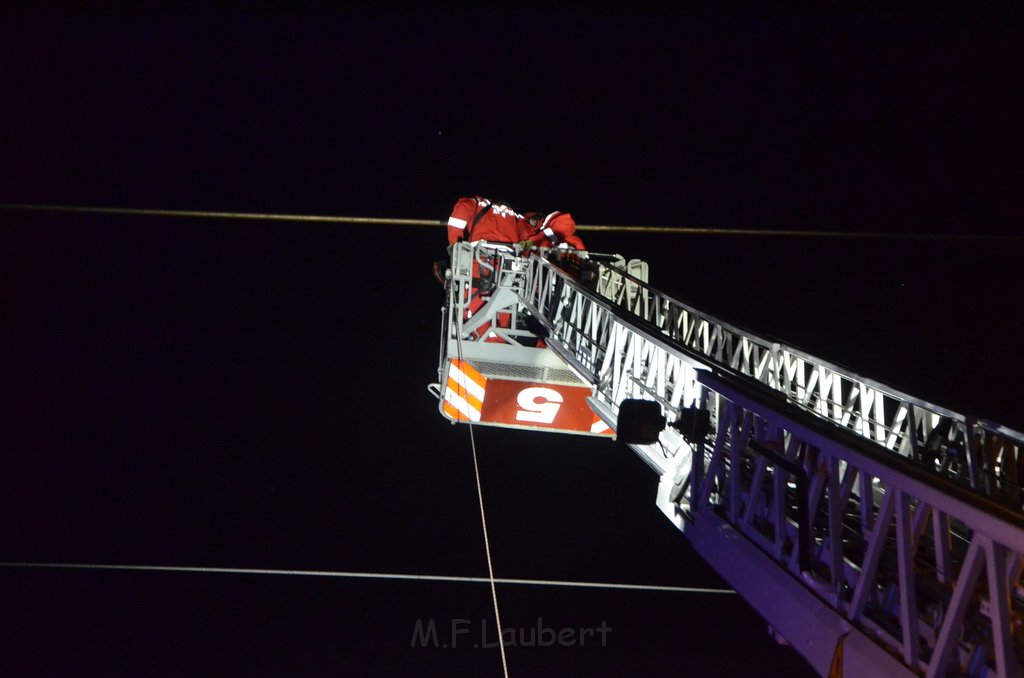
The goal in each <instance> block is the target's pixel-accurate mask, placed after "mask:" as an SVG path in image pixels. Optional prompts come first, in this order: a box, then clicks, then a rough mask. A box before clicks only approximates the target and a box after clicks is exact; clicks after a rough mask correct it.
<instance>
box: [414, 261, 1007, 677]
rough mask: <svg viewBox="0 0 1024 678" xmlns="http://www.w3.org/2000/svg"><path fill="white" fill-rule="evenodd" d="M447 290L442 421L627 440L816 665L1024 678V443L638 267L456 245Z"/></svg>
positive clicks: (702, 543)
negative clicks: (711, 305)
mask: <svg viewBox="0 0 1024 678" xmlns="http://www.w3.org/2000/svg"><path fill="white" fill-rule="evenodd" d="M445 289H446V300H445V303H444V305H443V308H442V322H441V346H440V360H439V366H438V377H439V381H438V383H437V384H434V385H432V386H431V390H432V392H433V393H434V395H435V396H436V397H437V398H438V403H439V409H440V411H441V414H442V415H443V416H445V417H446V418H448V419H449V420H451V421H452V422H453V423H467V422H471V423H473V424H480V425H489V426H506V427H514V428H526V429H532V430H538V431H557V432H564V433H572V434H579V435H591V436H598V437H605V438H613V437H614V438H617V439H619V440H620V441H623V442H625V443H627V444H629V446H630V447H631V448H632V449H633V450H634V451H635V452H636V453H637V454H638V455H639V456H640V458H641V459H643V460H644V461H645V462H646V463H647V464H648V465H649V466H650V467H651V469H652V470H654V472H655V473H657V474H658V476H659V478H660V481H659V485H658V491H657V497H656V503H657V506H658V508H659V509H660V510H661V511H662V512H663V513H664V514H665V515H666V516H667V517H668V519H669V520H670V521H672V523H673V524H674V525H675V526H676V527H677V528H678V529H679V530H680V531H682V533H683V534H684V535H685V536H686V537H687V538H688V539H689V540H690V542H691V543H692V544H693V546H694V548H695V549H696V550H697V552H698V553H699V554H700V555H701V556H702V557H703V558H704V559H705V560H706V561H707V562H708V563H709V564H710V565H711V567H713V568H714V569H715V570H716V571H717V572H718V573H719V574H720V575H721V576H722V577H723V579H725V580H726V581H727V582H728V583H729V585H730V586H732V587H733V588H735V590H736V591H737V592H738V593H739V594H740V595H741V596H742V597H743V598H744V599H745V600H746V601H747V602H748V603H749V604H750V605H751V606H752V607H753V608H754V609H755V610H756V611H757V612H758V613H759V614H760V615H761V616H762V617H763V618H764V619H765V620H766V621H767V622H768V624H769V629H770V630H771V632H772V633H773V634H774V636H775V638H776V639H777V640H778V641H779V642H781V643H785V644H788V645H791V646H792V647H793V648H794V649H795V650H796V651H798V652H799V653H800V654H801V655H802V656H803V657H804V658H805V659H806V660H807V662H808V663H809V664H810V665H811V666H812V667H813V668H814V669H815V670H816V671H817V672H818V673H820V674H822V675H825V674H831V675H837V674H843V673H845V675H848V676H854V675H856V676H860V675H908V676H909V675H926V676H946V675H969V676H1000V677H1011V676H1020V675H1022V665H1024V579H1022V570H1024V490H1022V487H1021V485H1022V482H1021V481H1022V477H1024V434H1021V433H1020V432H1018V431H1015V430H1011V429H1009V428H1007V427H1005V426H1001V425H999V424H997V423H994V422H990V421H986V420H983V419H978V418H975V417H969V416H964V415H962V414H959V413H957V412H954V411H951V410H948V409H946V408H943V407H940V406H937V405H934V404H932V403H929V402H926V401H924V400H921V399H919V398H915V397H913V396H910V395H908V394H906V393H902V392H900V391H899V390H897V389H894V388H891V387H889V386H886V385H884V384H882V383H879V382H876V381H873V380H871V379H866V378H863V377H860V376H858V375H856V374H854V373H852V372H850V371H849V370H846V369H844V368H843V367H840V366H838V365H835V364H833V363H830V362H828V361H826V360H822V359H819V358H817V357H815V356H812V355H810V354H808V353H806V352H804V351H801V350H799V349H797V348H794V347H791V346H787V345H785V344H782V343H779V342H778V341H772V340H769V339H766V338H763V337H760V336H758V335H756V334H754V333H751V332H748V331H746V330H744V329H741V328H739V327H736V326H733V325H731V324H729V323H726V322H723V321H721V320H719V319H717V318H715V317H713V316H711V315H709V314H707V313H704V312H702V311H699V310H697V309H695V308H693V307H692V306H689V305H687V304H685V303H683V302H681V301H679V300H677V299H674V298H672V297H670V296H668V295H667V294H664V293H662V292H660V291H658V290H656V289H654V288H653V287H651V286H650V285H649V284H648V282H647V266H646V264H645V263H644V262H642V261H637V260H632V261H626V260H625V259H624V258H623V257H621V256H618V255H600V254H595V253H588V252H575V251H571V250H570V251H565V250H557V249H552V250H539V251H537V250H533V251H529V252H523V251H521V250H520V248H519V247H518V246H515V245H502V244H492V243H487V242H483V241H478V242H460V243H457V244H456V245H455V246H454V248H453V249H452V257H451V263H450V266H449V268H448V271H447V272H446V277H445Z"/></svg>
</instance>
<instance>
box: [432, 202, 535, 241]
mask: <svg viewBox="0 0 1024 678" xmlns="http://www.w3.org/2000/svg"><path fill="white" fill-rule="evenodd" d="M524 228H525V221H524V219H523V215H522V214H518V213H516V212H515V211H514V210H513V209H512V208H511V207H509V205H508V204H507V203H505V202H502V201H500V200H498V201H495V200H488V199H487V198H481V197H480V196H476V197H473V198H459V201H458V202H457V203H455V207H454V208H452V214H451V216H450V217H448V244H449V245H451V244H453V243H456V242H458V241H459V240H468V241H473V240H488V241H490V242H503V243H514V242H518V241H519V240H520V239H521V237H520V234H521V233H522V231H523V229H524Z"/></svg>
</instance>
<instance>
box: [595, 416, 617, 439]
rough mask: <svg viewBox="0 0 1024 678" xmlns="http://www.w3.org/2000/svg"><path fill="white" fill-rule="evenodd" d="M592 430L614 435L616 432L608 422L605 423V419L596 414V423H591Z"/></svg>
mask: <svg viewBox="0 0 1024 678" xmlns="http://www.w3.org/2000/svg"><path fill="white" fill-rule="evenodd" d="M590 432H591V433H599V434H601V435H607V436H610V435H614V433H615V432H614V431H612V429H611V427H610V426H608V424H606V423H604V419H602V418H601V417H599V416H597V415H596V414H595V415H594V423H593V424H591V425H590Z"/></svg>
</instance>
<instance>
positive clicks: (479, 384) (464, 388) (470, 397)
mask: <svg viewBox="0 0 1024 678" xmlns="http://www.w3.org/2000/svg"><path fill="white" fill-rule="evenodd" d="M486 390H487V378H486V377H484V375H482V374H480V373H479V372H478V371H477V370H476V368H475V367H473V366H472V365H470V364H469V363H468V362H466V361H465V360H459V359H458V358H453V359H452V361H451V363H449V365H448V383H447V384H446V386H445V391H444V413H445V414H447V415H448V416H449V417H451V418H452V419H454V420H455V421H480V411H481V410H482V409H483V406H484V393H485V392H486Z"/></svg>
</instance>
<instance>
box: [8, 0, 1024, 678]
mask: <svg viewBox="0 0 1024 678" xmlns="http://www.w3.org/2000/svg"><path fill="white" fill-rule="evenodd" d="M3 19H4V21H3V22H2V25H3V27H2V28H0V38H2V41H0V42H2V46H0V59H2V64H3V68H2V69H0V86H2V91H3V92H4V99H3V103H2V104H0V122H2V124H0V179H2V182H0V203H46V204H64V205H68V204H71V205H76V204H77V205H104V206H116V207H150V208H171V209H217V210H231V211H240V212H241V211H244V212H264V211H273V212H289V213H306V214H334V215H345V216H372V217H408V218H426V219H438V220H441V219H443V218H444V217H446V216H447V213H448V210H449V209H450V208H451V205H452V204H453V203H454V202H455V200H456V198H458V197H459V196H460V195H472V194H482V195H489V196H492V197H499V198H504V199H508V200H510V201H511V202H512V203H513V205H514V206H516V207H517V208H518V209H520V210H527V209H531V210H532V209H540V210H543V209H561V210H565V211H570V212H572V213H573V214H574V216H575V217H576V219H577V221H578V222H580V223H591V224H592V223H603V224H650V225H663V226H680V227H685V226H710V227H717V228H730V227H732V228H766V229H787V228H804V229H811V230H825V231H858V232H890V233H892V232H911V233H945V234H958V235H964V234H979V233H991V234H1004V235H1005V234H1013V233H1015V232H1016V230H1017V225H1018V224H1019V223H1020V219H1021V216H1022V208H1021V204H1020V201H1019V187H1020V185H1021V180H1022V179H1024V172H1022V165H1021V163H1022V161H1021V155H1020V148H1021V143H1020V142H1021V138H1020V137H1021V133H1020V125H1019V120H1020V119H1021V118H1022V113H1024V111H1022V110H1021V109H1022V106H1021V104H1022V96H1021V87H1020V85H1021V82H1020V71H1019V68H1018V67H1019V50H1018V46H1017V45H1016V37H1015V36H1016V35H1017V33H1018V32H1017V30H1016V28H1017V24H1016V22H1015V20H1014V19H1015V17H1008V16H1000V15H996V14H987V15H978V14H967V13H966V12H960V13H957V12H950V11H946V12H939V11H932V12H927V13H924V12H890V13H876V14H863V13H858V12H854V11H852V10H842V9H831V10H829V11H827V12H826V11H818V12H814V11H802V12H783V11H780V10H762V11H727V12H719V11H712V10H710V9H706V8H704V9H702V8H694V9H692V10H690V11H687V12H673V13H665V12H662V13H648V12H639V11H637V12H632V13H629V12H626V13H618V14H612V13H607V12H599V11H594V10H584V9H576V10H572V11H566V10H550V11H545V12H541V11H530V12H526V11H521V10H515V11H513V10H509V11H506V12H460V13H456V14H442V13H429V12H424V11H415V10H395V11H392V12H380V11H370V10H365V9H363V10H349V11H345V12H340V11H326V10H323V9H320V8H314V7H310V6H306V7H305V8H303V9H301V10H280V9H250V10H247V11H240V10H239V11H230V12H228V11H217V12H205V11H199V10H188V11H166V12H162V13H154V12H146V13H141V12H134V13H133V12H129V11H123V12H113V11H110V12H104V13H96V12H74V11H61V12H50V13H46V12H43V13H40V12H32V13H29V12H21V13H19V12H15V11H10V10H9V11H8V12H7V13H6V14H5V15H4V16H3ZM0 223H2V234H3V238H4V243H3V246H2V255H0V256H2V260H0V264H2V271H3V273H2V274H0V275H2V278H0V280H2V288H0V289H2V294H3V309H4V321H3V323H2V324H0V327H2V328H3V335H2V336H3V343H4V345H5V348H4V359H3V370H4V375H5V379H4V383H5V385H6V388H5V389H4V392H5V394H6V396H5V397H4V398H3V399H2V400H3V401H4V405H3V408H2V412H3V415H2V416H3V423H2V426H0V449H2V450H3V451H2V453H0V454H2V456H0V459H2V464H3V474H2V475H3V488H2V492H0V510H2V514H3V516H4V519H3V538H2V539H0V560H3V561H8V562H100V563H135V564H156V565H197V566H201V565H206V566H221V567H263V568H290V569H322V570H352V571H373V572H408V573H430V574H451V575H457V574H461V575H468V576H485V575H486V563H485V560H484V555H483V545H482V539H481V534H480V527H479V514H478V510H477V503H476V502H477V500H476V490H475V485H474V482H473V474H472V461H471V457H470V450H469V440H468V434H467V431H466V430H465V429H464V428H461V427H458V428H456V427H451V426H449V425H448V424H447V423H446V422H445V421H444V420H443V419H442V418H441V417H440V415H439V414H438V413H437V411H436V403H435V402H434V401H432V400H431V398H430V397H429V395H428V394H427V393H426V391H425V388H424V387H425V385H426V384H427V383H428V382H430V381H434V380H436V361H437V353H436V351H437V333H438V329H439V328H438V322H439V305H440V302H441V292H440V290H439V288H437V287H436V285H435V284H434V283H433V282H432V281H431V279H430V276H429V263H430V261H432V260H433V259H435V258H438V257H439V256H440V253H441V251H442V246H443V244H444V236H443V234H442V231H441V229H440V228H438V229H436V230H431V229H423V228H414V227H394V226H373V227H359V226H344V225H341V226H339V225H332V226H327V225H301V224H284V223H256V222H250V221H243V220H239V221H227V222H224V221H198V220H187V219H168V218H146V219H143V218H138V217H124V216H117V217H114V216H104V217H100V216H85V215H68V214H41V213H26V212H19V211H9V210H4V211H2V212H0ZM584 236H586V237H585V239H586V241H587V244H588V246H589V247H590V248H591V249H592V250H595V251H617V252H621V253H623V254H625V255H627V256H629V257H634V256H636V257H642V258H645V259H647V260H649V261H650V263H651V277H652V281H653V283H654V284H655V286H657V287H659V288H663V289H666V290H668V291H671V292H673V293H675V294H677V295H678V296H679V297H681V298H682V299H684V300H686V301H688V302H690V303H692V304H694V305H696V306H698V307H699V308H702V309H706V310H707V311H709V312H711V313H714V314H717V315H719V316H721V317H724V318H725V319H727V320H730V321H732V322H735V323H737V324H739V325H741V326H744V327H748V328H750V329H753V330H755V331H758V332H761V333H764V334H769V335H772V336H777V337H781V338H783V339H784V340H785V341H787V342H788V343H791V344H795V345H797V346H800V347H802V348H804V349H806V350H808V351H811V352H812V353H814V354H816V355H821V356H822V357H825V358H827V359H830V360H832V361H835V362H838V363H840V364H843V365H846V366H848V367H850V368H851V369H854V370H855V371H857V372H859V373H861V374H864V375H866V376H870V377H874V378H877V379H879V380H881V381H883V382H886V383H890V384H893V385H895V386H897V387H899V388H902V389H904V390H906V391H908V392H911V393H913V394H915V395H918V396H919V397H922V398H925V399H928V400H931V401H933V402H936V403H938V404H941V405H945V406H948V407H951V408H953V409H956V410H958V411H964V412H968V413H972V414H978V415H981V416H984V417H987V418H991V419H995V420H997V421H999V422H1001V423H1004V424H1006V425H1009V426H1011V427H1014V428H1017V429H1022V428H1024V415H1022V414H1021V407H1020V404H1021V403H1020V397H1019V395H1018V393H1019V389H1018V386H1017V384H1019V383H1020V381H1021V379H1022V378H1024V361H1021V359H1020V357H1019V346H1020V345H1021V342H1022V339H1024V325H1022V321H1021V319H1020V315H1019V304H1020V299H1021V293H1022V292H1024V284H1022V282H1021V276H1020V272H1019V269H1020V261H1021V255H1022V254H1024V247H1022V246H1021V242H1020V241H1019V240H1018V241H1001V242H993V241H963V240H942V241H932V240H928V241H921V240H896V241H894V240H875V239H870V240H851V239H821V238H817V239H800V238H774V237H754V236H701V237H697V236H686V235H679V234H664V235H651V234H648V235H642V236H637V235H629V236H626V235H620V234H590V235H587V234H584ZM477 441H478V446H479V449H480V452H481V472H482V475H483V486H484V496H485V500H486V502H487V506H488V523H489V527H490V531H491V543H492V548H493V555H494V560H495V569H496V574H497V575H498V576H505V577H536V578H543V579H560V578H565V579H573V580H591V581H606V580H607V581H624V582H635V583H662V584H673V585H681V586H712V587H721V586H722V585H723V584H722V582H721V581H720V580H718V578H717V576H716V575H715V574H714V573H713V572H712V571H710V570H709V568H707V566H706V565H704V564H703V563H702V562H701V561H700V560H699V558H697V557H696V556H695V555H694V554H693V552H692V549H690V547H689V545H688V543H687V542H686V540H685V538H684V537H682V536H681V535H680V534H679V533H678V532H677V531H676V530H675V528H673V527H672V526H671V525H670V524H669V523H668V521H667V520H665V519H664V518H663V517H662V516H661V514H660V513H659V512H658V511H657V509H656V508H655V507H654V491H655V486H656V478H655V476H654V474H653V473H651V472H650V471H649V470H648V469H647V468H646V466H645V465H644V464H643V463H642V462H641V461H640V460H639V459H638V458H637V457H636V456H635V455H634V454H633V453H632V452H630V451H629V450H628V449H626V448H623V447H619V446H616V445H614V444H612V443H608V442H605V441H598V440H594V439H589V438H576V437H569V436H548V437H545V436H539V435H536V434H528V433H521V432H514V431H503V430H482V431H478V436H477ZM0 581H2V585H0V599H2V600H3V601H4V604H3V609H4V610H5V612H4V615H3V617H4V621H3V622H2V624H3V625H4V626H6V627H7V628H6V631H5V632H4V633H3V636H2V638H0V644H2V645H4V646H5V651H4V652H3V654H2V658H0V662H2V663H3V665H4V666H3V668H4V673H5V674H53V673H77V674H86V673H95V672H103V673H112V672H130V673H135V674H139V673H142V674H167V675H180V674H181V673H196V672H205V673H213V674H225V673H227V674H235V673H251V672H268V673H284V672H289V673H294V672H298V671H303V672H307V673H347V674H360V675H393V674H396V673H399V674H413V673H415V674H438V675H450V674H453V673H461V674H491V675H493V674H496V673H498V672H499V671H500V664H499V660H498V656H497V652H496V651H495V650H484V649H473V648H471V647H465V646H460V647H459V648H457V649H447V650H445V649H414V648H410V647H409V645H410V639H411V636H412V632H413V628H414V624H415V621H416V620H417V619H424V620H426V619H430V618H433V619H435V620H436V621H437V623H438V625H439V628H444V629H446V628H449V626H450V620H452V619H458V618H464V619H470V620H472V622H473V624H474V631H476V630H478V629H479V626H480V623H481V620H484V619H490V615H491V614H492V609H491V602H490V596H489V591H488V590H487V587H485V586H480V585H477V584H431V583H422V582H393V581H373V582H369V581H352V580H341V579H311V578H289V577H261V576H256V575H248V576H230V575H212V574H211V575H200V574H170V573H152V572H149V573H145V572H131V573H129V572H113V571H103V572H96V571H74V572H71V571H55V570H30V569H23V568H18V569H11V568H3V569H2V570H0ZM499 595H500V600H501V605H502V613H503V621H504V622H505V623H506V624H507V625H510V626H514V627H530V626H531V625H534V624H536V622H537V619H538V617H542V618H543V620H544V624H545V625H547V626H551V627H556V628H557V627H561V626H573V627H594V626H598V625H599V624H600V623H601V622H602V621H606V622H607V623H608V625H609V626H611V627H612V628H613V631H612V633H611V634H610V636H609V643H608V646H607V647H603V648H601V647H596V648H590V647H585V648H580V647H575V648H565V649H554V648H533V649H530V648H513V649H512V650H511V651H510V654H509V662H510V669H511V670H512V672H513V673H514V674H518V675H560V674H563V673H565V672H566V671H567V670H570V669H572V670H574V671H578V672H581V673H585V674H593V675H619V674H622V673H625V672H627V671H637V672H642V673H647V674H652V675H668V674H669V673H679V672H683V671H686V672H695V673H697V674H702V673H709V672H711V671H715V672H719V673H723V674H725V675H730V674H743V673H759V674H767V675H772V674H777V675H794V674H796V673H799V672H801V671H803V672H806V671H807V668H806V666H805V665H804V664H803V663H802V660H800V659H799V657H797V656H796V655H795V654H794V653H793V652H792V651H790V650H788V649H786V648H783V647H779V646H777V645H776V644H775V643H774V641H772V640H771V639H770V637H769V636H768V634H767V632H766V630H765V624H764V622H763V621H761V620H760V619H759V618H758V617H757V616H756V615H755V614H754V613H753V612H752V611H751V610H750V609H749V608H747V607H746V606H745V604H744V603H743V602H742V601H740V600H738V599H737V598H736V597H735V596H731V595H707V594H703V595H701V594H668V595H666V594H656V593H649V592H632V593H624V592H610V591H592V590H587V591H578V590H556V589H539V588H529V587H518V586H502V587H499Z"/></svg>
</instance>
